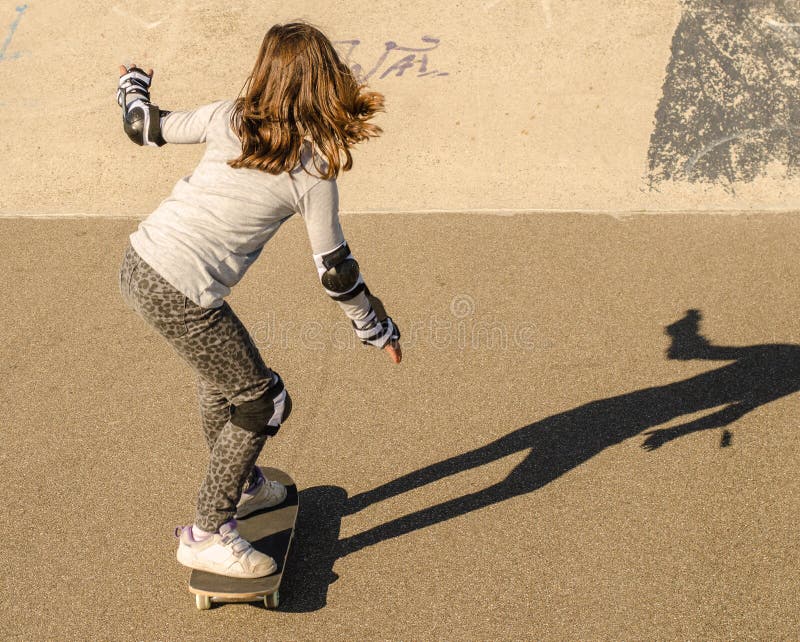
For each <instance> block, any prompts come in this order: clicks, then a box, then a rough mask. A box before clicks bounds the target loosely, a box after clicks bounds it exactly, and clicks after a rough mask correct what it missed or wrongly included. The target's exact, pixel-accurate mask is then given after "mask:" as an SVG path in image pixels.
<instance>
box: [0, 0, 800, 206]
mask: <svg viewBox="0 0 800 642" xmlns="http://www.w3.org/2000/svg"><path fill="white" fill-rule="evenodd" d="M791 4H797V3H785V2H780V3H778V2H777V0H775V1H772V0H764V1H762V0H759V1H758V2H744V1H742V2H738V3H737V2H732V1H730V0H728V1H726V2H723V1H722V0H691V1H689V0H686V1H685V2H680V1H679V0H584V1H582V2H578V1H575V0H572V1H569V0H527V1H523V0H474V1H473V0H470V1H466V0H464V1H461V2H458V1H444V2H438V3H433V2H429V3H427V2H419V1H417V0H414V1H407V2H397V1H394V2H388V1H385V0H370V1H366V0H354V1H351V2H346V3H344V2H342V3H330V2H320V1H319V0H297V1H295V2H292V3H271V2H264V1H263V0H259V1H258V2H256V1H254V0H241V1H238V2H237V1H234V2H222V1H220V0H174V1H173V2H170V3H164V2H162V1H156V0H137V2H132V1H130V0H119V1H118V2H114V0H110V1H109V2H98V1H97V0H86V1H83V2H76V1H75V0H69V1H66V2H62V3H46V2H44V1H43V0H28V1H27V2H26V3H24V2H23V0H16V1H11V0H0V149H2V152H3V153H2V157H0V176H2V179H0V180H1V181H2V183H0V214H5V215H14V214H24V215H42V214H80V213H88V214H105V215H128V216H131V215H133V216H141V215H145V214H147V213H148V212H149V211H150V210H151V209H152V208H153V206H154V205H156V204H157V203H158V202H159V201H160V199H161V198H163V197H164V196H165V195H166V193H167V192H168V191H169V189H170V188H171V186H172V184H173V183H174V181H175V180H176V179H177V178H178V177H180V176H182V175H184V174H187V173H189V172H190V171H191V169H192V167H193V164H194V162H195V160H196V159H197V158H198V156H199V154H200V151H201V150H200V149H199V148H194V147H180V146H166V147H164V148H161V149H140V148H137V147H135V146H134V145H132V144H131V143H129V142H128V140H127V138H126V137H125V135H124V134H123V132H122V128H121V126H120V116H119V110H118V108H117V106H116V103H115V100H114V92H115V88H116V78H117V71H116V70H117V66H118V64H119V63H120V62H128V61H131V60H135V61H136V62H137V63H139V64H141V65H143V66H144V65H146V66H152V67H154V68H155V70H156V72H155V79H154V88H153V99H154V101H155V102H157V103H158V104H159V105H160V106H161V107H163V108H170V109H181V108H187V107H192V106H195V105H197V104H200V103H203V102H208V101H211V100H215V99H218V98H225V97H233V96H235V95H236V94H237V93H238V91H239V89H240V87H241V85H242V83H243V81H244V79H245V77H246V75H247V73H248V71H249V69H250V66H251V65H252V62H253V59H254V56H255V53H256V51H257V48H258V46H259V44H260V41H261V38H262V36H263V33H264V32H265V30H266V29H267V28H268V27H269V26H270V25H272V24H273V23H275V22H283V21H287V20H291V19H294V18H303V19H307V20H309V21H311V22H313V23H315V24H317V25H318V26H320V27H321V28H322V29H323V30H324V31H326V33H328V34H329V35H330V36H331V38H332V39H334V40H336V41H338V42H339V45H338V46H339V48H340V50H341V52H342V54H343V55H346V56H348V57H349V60H350V62H351V64H358V65H359V66H360V67H361V70H362V73H364V74H369V79H368V80H369V84H370V85H371V87H373V88H374V89H377V90H379V91H382V92H384V93H385V95H386V98H387V105H388V111H387V113H386V114H383V115H381V116H380V118H379V124H380V125H381V126H382V127H383V128H384V129H385V135H384V136H383V137H382V138H381V139H379V140H376V141H371V142H370V143H368V144H366V145H364V146H362V147H361V148H360V149H358V150H357V151H356V165H355V168H354V170H353V171H352V172H350V173H349V174H348V175H346V176H345V177H343V179H342V194H343V198H342V209H343V210H344V211H375V210H379V211H384V210H385V211H389V212H392V211H417V210H455V211H476V210H512V211H513V210H532V209H537V210H538V209H543V210H576V209H577V210H582V209H590V210H601V211H603V210H610V211H637V210H674V209H681V210H682V209H689V210H694V209H698V210H718V209H734V210H736V209H773V208H774V209H792V208H795V207H797V206H798V205H800V182H798V180H797V179H796V178H795V177H794V167H795V159H796V158H800V148H798V149H795V136H794V129H793V125H792V122H793V119H794V118H795V116H797V117H798V118H800V104H798V105H795V103H794V98H793V96H794V94H795V93H796V92H794V89H796V83H795V82H794V80H793V78H794V72H795V71H796V67H795V64H796V62H797V61H798V60H800V58H798V57H797V56H796V54H797V52H798V51H800V49H799V48H798V47H799V46H800V31H798V30H797V29H796V28H795V27H794V26H793V25H794V24H795V23H797V22H800V11H796V13H798V15H793V11H794V10H793V9H787V5H791ZM779 6H780V8H779ZM387 42H392V43H395V45H396V46H395V47H394V48H392V45H389V46H388V48H387V45H386V43H387ZM404 59H405V62H403V60H404Z"/></svg>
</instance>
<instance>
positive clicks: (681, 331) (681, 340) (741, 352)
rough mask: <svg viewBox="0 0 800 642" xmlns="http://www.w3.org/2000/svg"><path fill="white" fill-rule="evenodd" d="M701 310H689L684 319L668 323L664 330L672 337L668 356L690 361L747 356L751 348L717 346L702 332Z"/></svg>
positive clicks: (725, 359)
mask: <svg viewBox="0 0 800 642" xmlns="http://www.w3.org/2000/svg"><path fill="white" fill-rule="evenodd" d="M701 319H702V315H701V314H700V311H699V310H687V311H686V314H685V315H684V317H683V318H682V319H679V320H678V321H676V322H675V323H672V324H671V325H668V326H667V327H666V328H665V330H664V332H665V333H666V334H667V335H669V336H670V337H671V339H672V341H671V343H670V346H669V348H667V358H669V359H678V360H680V361H688V360H690V359H707V360H709V361H732V360H734V359H741V358H742V357H744V356H746V354H747V352H748V351H749V350H750V349H749V348H738V347H733V346H715V345H712V344H711V343H710V342H709V341H708V339H706V338H705V337H704V336H703V335H702V334H700V320H701Z"/></svg>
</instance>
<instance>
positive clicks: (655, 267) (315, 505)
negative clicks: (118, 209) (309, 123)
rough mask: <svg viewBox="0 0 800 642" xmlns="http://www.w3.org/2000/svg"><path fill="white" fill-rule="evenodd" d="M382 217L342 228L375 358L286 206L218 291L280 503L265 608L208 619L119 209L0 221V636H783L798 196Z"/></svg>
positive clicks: (193, 436) (792, 509) (790, 593)
mask: <svg viewBox="0 0 800 642" xmlns="http://www.w3.org/2000/svg"><path fill="white" fill-rule="evenodd" d="M390 220H391V223H392V225H393V227H394V229H395V230H396V237H395V238H396V239H397V242H395V243H386V242H385V241H384V240H383V238H384V237H385V234H384V232H383V230H382V227H381V225H382V224H384V223H385V222H387V219H385V218H380V217H379V216H370V215H353V216H346V217H344V225H345V228H346V232H347V235H348V238H349V239H350V240H351V245H352V247H353V249H354V251H355V252H356V254H357V256H358V257H359V259H360V261H361V262H362V265H363V269H364V272H365V274H366V277H367V280H368V283H369V284H370V286H371V288H372V289H373V290H374V291H375V292H376V293H379V294H380V296H382V298H383V299H384V301H385V303H386V305H387V307H388V308H389V311H390V312H391V313H392V314H393V315H394V317H395V318H396V319H397V321H398V323H399V324H400V326H401V328H402V329H403V331H404V333H405V334H404V336H405V338H406V341H405V360H404V362H403V363H402V364H401V365H400V366H398V367H395V366H392V364H391V363H390V362H389V360H388V359H387V358H386V357H385V355H383V354H381V353H380V352H377V351H374V350H370V349H366V348H362V347H361V346H360V345H358V346H357V345H354V344H353V342H352V339H351V338H350V333H349V329H348V328H347V326H346V324H345V323H344V319H343V317H342V316H340V312H339V310H338V308H337V307H336V306H335V305H334V304H333V303H332V302H330V301H329V300H328V299H327V298H326V297H325V295H324V293H323V292H322V290H321V289H320V286H319V284H318V283H317V281H316V275H315V272H314V270H313V266H312V263H311V259H310V256H309V249H308V242H307V240H306V238H305V233H304V228H303V226H302V224H301V223H299V222H298V221H291V222H290V223H288V224H287V225H286V226H285V227H284V229H282V230H281V232H280V233H279V234H278V236H277V237H276V238H275V239H274V241H273V242H272V244H271V245H270V246H269V248H268V250H267V251H266V252H265V254H264V255H263V256H262V258H261V260H260V261H259V262H258V263H257V264H256V265H255V266H254V267H253V268H252V270H251V272H250V273H249V274H248V275H247V277H246V278H245V280H244V281H243V282H242V284H240V286H239V287H238V289H237V290H235V292H234V295H233V296H232V297H231V299H230V301H231V303H232V305H233V307H234V309H236V310H237V311H238V312H239V314H240V316H241V317H242V318H243V319H244V321H245V322H246V323H247V324H248V326H249V327H250V329H251V331H252V333H253V335H254V337H255V339H256V341H257V343H258V345H259V346H260V348H261V349H262V351H263V353H264V355H265V356H266V359H267V360H268V362H269V363H270V364H271V365H272V366H273V367H274V368H276V369H277V370H278V371H279V372H280V373H281V374H282V375H283V376H284V378H285V380H286V382H287V385H288V386H289V388H290V389H291V391H292V395H293V397H294V400H295V412H294V415H293V417H292V418H291V420H290V421H289V422H287V424H286V425H285V426H284V429H283V430H282V431H281V433H280V434H279V435H278V437H276V438H275V439H274V440H272V441H270V442H269V443H268V446H267V448H266V449H265V452H264V453H263V455H262V459H261V461H262V462H263V463H265V464H269V465H274V466H277V467H280V468H284V469H286V470H288V471H290V472H291V473H292V474H293V475H294V476H295V478H296V480H297V482H298V485H299V487H300V489H301V497H300V502H301V514H300V519H299V524H298V530H297V541H296V545H295V549H294V555H293V558H292V562H291V565H290V567H289V569H288V570H287V574H286V578H285V584H284V590H283V594H284V595H283V597H284V604H283V607H282V608H281V610H280V611H278V612H268V611H264V610H262V609H260V608H257V607H253V606H248V605H226V606H222V607H219V608H215V609H213V610H212V611H210V612H204V613H201V612H199V611H197V610H195V607H194V603H193V600H192V596H190V594H189V593H188V591H187V590H186V582H187V579H188V578H187V575H188V573H187V572H186V570H185V569H184V568H182V567H180V566H179V565H178V564H177V562H176V561H175V559H174V552H175V546H176V543H175V540H174V539H173V538H172V536H171V531H172V528H173V527H174V526H175V525H177V524H180V523H184V522H186V521H187V520H189V519H190V518H191V516H192V503H193V500H194V494H195V492H196V487H197V486H198V483H199V480H200V478H201V477H202V475H203V470H204V466H205V462H206V453H205V452H204V449H205V446H204V443H203V440H202V437H201V433H200V430H199V426H198V420H197V416H196V409H195V407H194V398H193V394H194V393H193V382H192V380H191V378H190V375H189V371H188V369H187V368H185V367H184V366H183V364H182V362H180V360H179V359H178V358H177V357H176V356H174V355H173V354H172V353H171V352H170V350H169V348H168V346H167V345H166V343H164V342H163V341H162V339H161V338H160V337H158V336H157V335H155V334H154V333H153V332H151V331H150V330H149V329H148V328H147V327H146V326H145V324H144V323H143V322H142V321H140V320H139V319H138V318H137V317H136V316H135V315H134V314H133V313H132V312H130V311H129V310H128V309H127V308H125V307H124V304H123V303H122V301H121V299H120V297H119V295H118V291H117V283H116V278H117V267H118V264H119V262H120V257H121V253H122V250H123V248H124V245H125V242H126V236H127V234H128V233H130V232H131V231H132V230H133V229H134V228H135V225H136V221H135V220H109V219H106V220H102V219H94V220H92V219H84V220H69V221H67V220H59V221H55V220H22V219H17V220H4V221H2V222H0V270H2V274H4V275H5V278H4V279H3V288H2V292H3V301H4V303H5V305H4V306H3V307H2V308H1V309H0V321H1V322H2V327H3V337H4V340H3V342H2V346H0V351H2V352H1V353H0V376H1V377H2V381H3V386H2V396H0V403H2V412H3V417H4V422H3V427H2V431H3V434H2V440H3V448H2V450H0V473H2V477H3V479H4V480H6V483H4V484H3V485H2V486H1V487H0V505H2V506H3V514H4V519H3V526H2V540H3V545H4V547H5V553H4V556H3V558H4V566H5V570H4V572H3V574H2V590H1V591H0V637H2V638H3V639H25V640H38V639H52V640H65V639H87V640H88V639H92V640H96V639H113V640H178V639H198V640H212V639H228V640H255V639H259V640H289V639H292V640H293V639H297V640H353V639H405V640H412V639H414V640H433V639H459V640H461V639H463V640H473V639H475V640H477V639H481V640H490V639H491V640H500V639H516V640H519V639H602V638H605V639H689V638H691V639H796V638H797V637H798V635H800V628H799V626H798V615H797V613H798V610H797V606H798V598H800V586H798V582H797V569H798V550H800V549H799V548H798V545H799V544H800V536H798V532H800V531H799V530H798V522H797V519H798V518H797V515H798V514H800V499H798V498H800V488H799V487H798V479H797V467H798V461H799V460H800V455H798V448H799V447H800V433H798V428H797V416H798V412H797V404H798V396H797V394H796V392H797V390H798V389H800V360H798V354H799V353H800V329H798V323H797V319H798V315H799V314H800V305H799V304H798V300H797V296H796V288H795V286H794V284H795V283H796V282H797V279H798V277H800V266H798V262H797V260H796V258H797V252H798V245H799V244H800V241H798V235H799V233H800V219H798V218H797V217H796V216H791V215H741V216H734V217H731V216H657V217H655V216H640V217H632V218H625V219H614V218H611V217H601V216H595V217H591V216H578V215H567V216H543V215H531V216H516V217H497V216H472V217H465V216H455V215H439V216H425V217H423V216H411V215H406V216H397V217H393V218H392V219H390ZM688 310H697V311H698V312H696V313H689V314H687V311H688ZM676 322H677V323H676ZM667 326H670V330H669V334H667V333H666V332H665V329H666V328H667ZM698 332H699V333H700V334H702V336H703V337H705V339H706V341H703V340H702V339H701V338H700V337H699V335H698ZM668 350H669V352H668ZM653 431H656V432H655V433H653ZM648 447H651V448H652V449H648Z"/></svg>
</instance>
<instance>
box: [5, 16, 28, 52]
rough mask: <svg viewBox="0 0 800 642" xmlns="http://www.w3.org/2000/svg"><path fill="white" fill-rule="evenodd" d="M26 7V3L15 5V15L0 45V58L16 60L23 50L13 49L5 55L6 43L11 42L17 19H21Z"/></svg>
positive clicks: (17, 22) (17, 24)
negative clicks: (12, 51) (13, 50)
mask: <svg viewBox="0 0 800 642" xmlns="http://www.w3.org/2000/svg"><path fill="white" fill-rule="evenodd" d="M27 9H28V5H27V4H23V5H20V6H18V7H17V9H16V11H17V17H16V18H15V19H14V21H13V22H12V23H11V26H10V27H9V28H8V35H7V36H6V39H5V40H4V41H3V44H2V45H0V60H17V58H19V57H20V56H22V54H23V53H24V52H22V51H15V52H14V53H12V54H10V55H6V52H7V51H8V45H10V44H11V39H12V38H13V37H14V32H15V31H16V30H17V27H18V26H19V21H20V20H22V14H23V13H25V11H26V10H27Z"/></svg>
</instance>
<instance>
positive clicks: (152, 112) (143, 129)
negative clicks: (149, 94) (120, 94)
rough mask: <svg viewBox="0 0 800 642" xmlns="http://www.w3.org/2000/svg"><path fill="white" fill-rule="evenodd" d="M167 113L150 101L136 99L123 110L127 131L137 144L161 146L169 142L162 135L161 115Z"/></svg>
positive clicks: (123, 119) (124, 125) (124, 124)
mask: <svg viewBox="0 0 800 642" xmlns="http://www.w3.org/2000/svg"><path fill="white" fill-rule="evenodd" d="M166 113H168V112H162V111H161V110H160V109H159V108H158V106H157V105H153V104H151V103H150V102H148V101H145V100H136V101H134V102H133V103H131V104H130V105H129V106H127V107H126V108H125V109H124V111H123V114H122V121H123V127H124V128H125V133H126V134H127V135H128V138H130V139H131V140H132V141H133V142H134V143H136V144H137V145H151V146H155V147H161V146H162V145H164V144H165V143H166V142H167V141H165V140H164V137H163V136H162V135H161V117H162V116H163V115H164V114H166Z"/></svg>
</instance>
